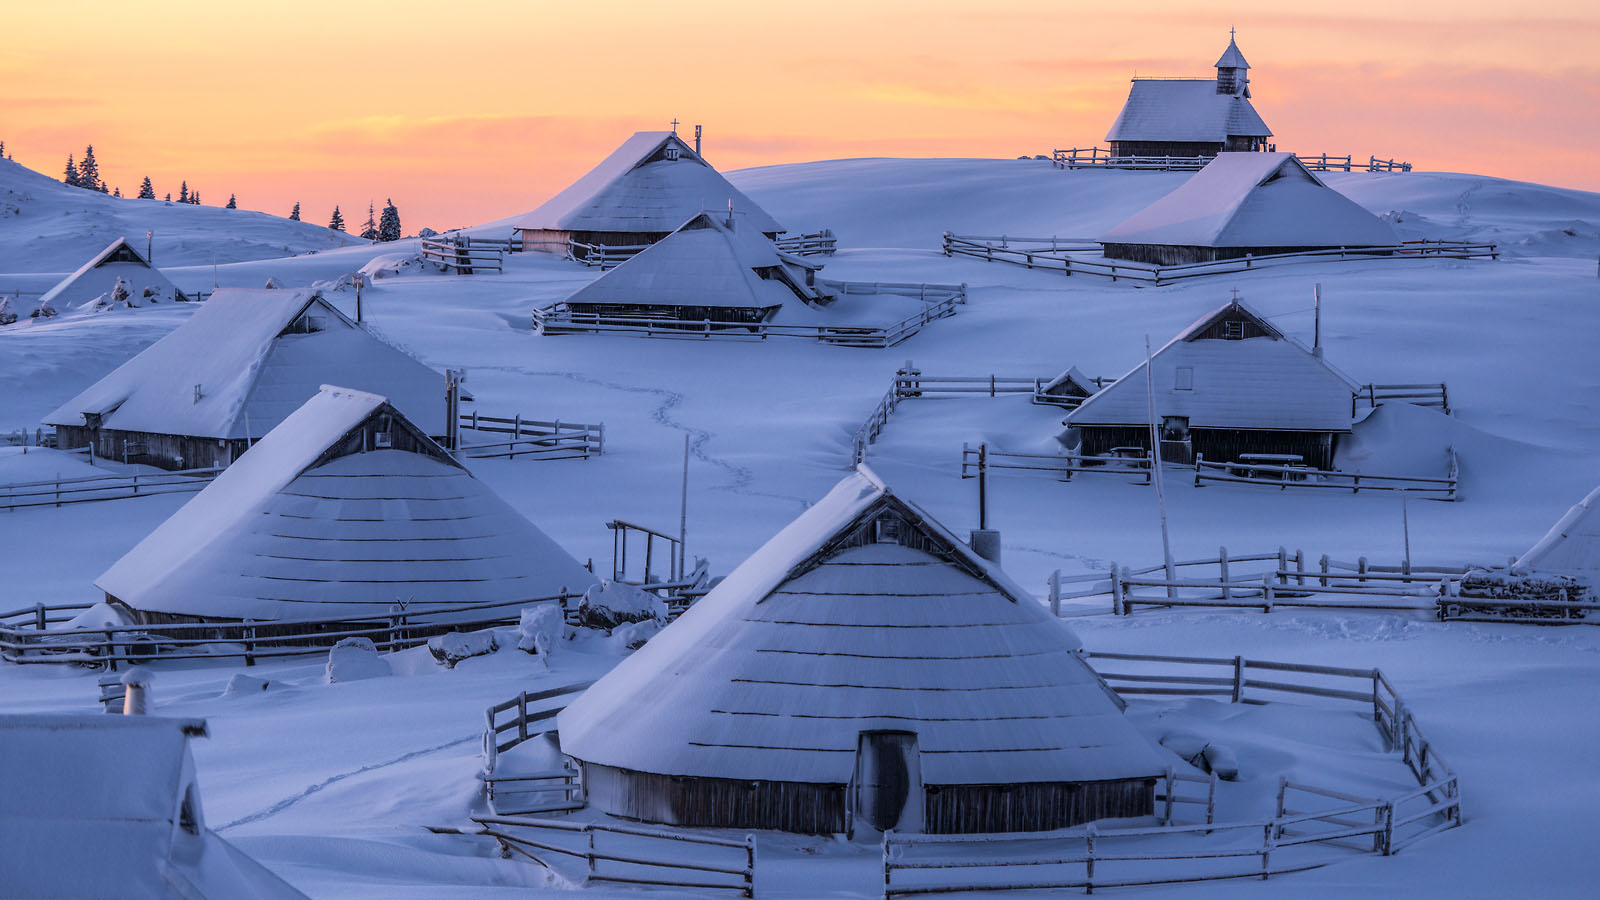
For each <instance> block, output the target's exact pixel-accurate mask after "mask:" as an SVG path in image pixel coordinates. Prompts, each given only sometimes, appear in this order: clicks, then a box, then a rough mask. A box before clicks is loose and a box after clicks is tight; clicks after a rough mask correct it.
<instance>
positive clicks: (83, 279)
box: [39, 238, 189, 313]
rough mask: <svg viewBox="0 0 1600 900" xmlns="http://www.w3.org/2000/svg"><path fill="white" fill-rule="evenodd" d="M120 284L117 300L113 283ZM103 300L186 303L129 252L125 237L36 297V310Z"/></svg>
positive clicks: (164, 278)
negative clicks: (120, 295)
mask: <svg viewBox="0 0 1600 900" xmlns="http://www.w3.org/2000/svg"><path fill="white" fill-rule="evenodd" d="M119 281H120V282H121V283H122V291H123V292H125V296H123V297H122V298H120V300H119V299H117V298H116V297H115V295H116V294H117V293H118V289H117V283H118V282H119ZM101 298H104V299H105V300H106V301H107V302H108V303H109V302H121V303H125V304H126V305H128V306H148V305H149V304H151V303H160V302H165V301H174V300H188V299H189V297H188V295H186V294H184V292H183V291H180V290H178V288H177V286H176V285H174V284H173V283H172V282H170V281H168V280H167V276H165V275H163V274H161V270H160V269H157V268H156V267H154V266H152V265H150V262H149V260H146V259H145V258H144V257H143V256H142V255H141V254H140V253H139V251H137V250H135V249H133V246H132V245H131V244H129V243H128V241H127V239H126V238H117V239H116V240H114V241H112V242H111V245H110V246H108V247H106V248H105V249H104V250H101V251H100V252H99V253H97V254H95V256H94V258H93V259H90V260H89V261H88V262H86V263H84V264H83V265H82V266H79V267H78V270H77V271H76V272H73V273H72V274H71V275H68V276H67V277H66V278H63V279H61V281H60V282H58V283H57V284H56V286H55V287H53V288H51V289H50V290H48V291H45V293H44V296H43V297H40V298H39V308H40V309H41V310H44V309H49V310H51V311H53V312H57V313H63V312H69V311H71V310H75V309H79V308H81V307H84V306H87V305H88V304H90V303H93V302H94V301H96V300H99V299H101Z"/></svg>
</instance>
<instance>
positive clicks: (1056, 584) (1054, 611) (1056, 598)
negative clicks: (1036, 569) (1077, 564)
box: [1050, 569, 1061, 618]
mask: <svg viewBox="0 0 1600 900" xmlns="http://www.w3.org/2000/svg"><path fill="white" fill-rule="evenodd" d="M1050 615H1052V616H1055V617H1056V618H1060V617H1061V570H1060V569H1057V570H1055V571H1054V572H1051V573H1050Z"/></svg>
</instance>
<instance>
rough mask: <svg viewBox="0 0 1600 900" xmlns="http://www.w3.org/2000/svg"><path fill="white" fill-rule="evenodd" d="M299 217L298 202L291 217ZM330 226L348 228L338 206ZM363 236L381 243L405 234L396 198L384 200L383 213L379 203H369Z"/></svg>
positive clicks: (362, 229)
mask: <svg viewBox="0 0 1600 900" xmlns="http://www.w3.org/2000/svg"><path fill="white" fill-rule="evenodd" d="M299 217H300V204H298V203H296V204H295V205H294V214H293V215H292V216H291V217H290V218H294V219H298V218H299ZM328 227H329V228H331V229H333V230H334V231H344V230H346V229H345V223H344V213H343V212H341V211H340V210H339V207H338V206H335V207H334V208H333V215H332V216H331V217H329V219H328ZM361 236H362V237H363V238H366V239H367V240H369V241H377V242H379V243H387V242H389V241H398V240H400V238H402V237H404V236H405V232H404V231H403V230H402V229H401V227H400V210H399V208H398V207H396V206H395V205H394V200H392V199H387V198H386V199H385V200H384V204H383V212H382V213H379V212H378V209H377V204H375V203H370V202H369V203H368V204H367V221H366V223H365V224H363V225H362V226H361Z"/></svg>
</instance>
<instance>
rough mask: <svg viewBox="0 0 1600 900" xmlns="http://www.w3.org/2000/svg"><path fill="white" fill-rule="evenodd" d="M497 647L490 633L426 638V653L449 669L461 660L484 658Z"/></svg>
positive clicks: (475, 632) (456, 634)
mask: <svg viewBox="0 0 1600 900" xmlns="http://www.w3.org/2000/svg"><path fill="white" fill-rule="evenodd" d="M499 646H500V645H499V644H498V643H497V642H496V641H495V639H494V632H492V631H473V632H466V633H464V632H460V631H452V632H450V633H449V634H440V635H435V636H433V637H431V638H428V652H429V653H432V654H433V658H434V659H436V660H438V661H439V662H442V663H444V664H445V666H446V667H448V668H451V669H454V668H455V667H456V663H458V662H461V661H462V660H463V659H470V658H471V657H474V656H485V655H487V654H490V653H493V652H494V651H495V650H497V649H499Z"/></svg>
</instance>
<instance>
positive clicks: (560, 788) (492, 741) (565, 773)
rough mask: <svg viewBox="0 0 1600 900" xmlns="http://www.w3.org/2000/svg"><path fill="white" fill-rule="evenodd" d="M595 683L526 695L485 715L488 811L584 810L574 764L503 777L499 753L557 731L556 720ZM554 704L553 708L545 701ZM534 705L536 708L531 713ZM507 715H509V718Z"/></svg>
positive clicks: (518, 813)
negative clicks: (551, 701) (579, 695)
mask: <svg viewBox="0 0 1600 900" xmlns="http://www.w3.org/2000/svg"><path fill="white" fill-rule="evenodd" d="M593 683H594V682H592V681H587V682H583V683H581V684H567V685H562V686H560V687H556V688H550V689H548V690H543V691H532V692H529V691H523V692H522V693H520V694H518V695H517V696H515V697H512V698H511V699H510V700H506V701H504V702H502V703H497V704H495V705H494V706H491V707H489V708H488V709H487V710H485V711H484V720H485V722H484V729H483V759H484V768H483V772H482V774H481V775H479V778H480V779H481V780H482V781H483V786H484V792H485V794H486V796H487V799H488V801H489V808H490V809H492V810H494V811H495V813H496V814H498V815H508V816H510V815H515V816H520V815H527V814H530V813H548V812H565V811H570V810H574V809H582V808H583V805H584V803H583V785H582V782H581V781H580V780H579V777H578V772H577V771H576V770H575V769H573V768H571V766H570V765H567V766H563V767H562V768H560V769H552V770H549V771H535V772H527V773H501V772H498V771H497V768H498V766H499V762H500V754H502V753H504V752H506V751H507V750H510V749H511V748H513V747H515V746H517V745H518V744H521V743H523V742H524V741H527V740H528V739H529V738H534V737H538V736H539V735H541V734H544V733H545V732H547V731H552V730H554V728H555V718H556V715H557V714H558V713H560V712H561V710H563V709H565V708H566V706H567V704H568V703H570V702H571V701H572V700H573V699H575V698H576V696H577V695H578V694H579V693H582V692H583V691H584V690H586V689H587V688H588V687H589V685H591V684H593ZM546 700H555V701H557V702H556V703H555V704H553V705H549V704H545V703H543V701H546ZM530 705H537V706H538V708H537V709H533V710H530V709H529V706H530ZM508 714H509V715H508Z"/></svg>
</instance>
